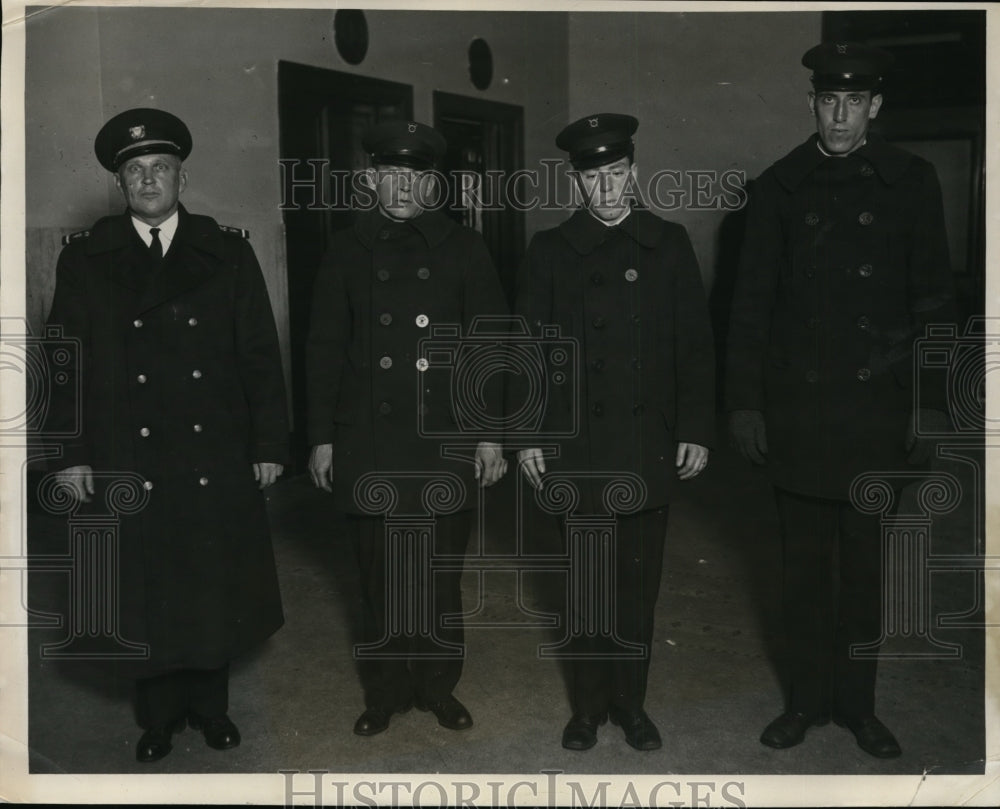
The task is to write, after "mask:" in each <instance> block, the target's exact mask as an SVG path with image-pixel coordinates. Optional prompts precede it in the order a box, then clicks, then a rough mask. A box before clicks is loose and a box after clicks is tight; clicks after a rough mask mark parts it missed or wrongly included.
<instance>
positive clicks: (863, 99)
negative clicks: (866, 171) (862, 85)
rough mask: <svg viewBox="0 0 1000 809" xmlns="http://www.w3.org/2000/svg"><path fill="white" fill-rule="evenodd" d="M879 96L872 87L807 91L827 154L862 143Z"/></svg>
mask: <svg viewBox="0 0 1000 809" xmlns="http://www.w3.org/2000/svg"><path fill="white" fill-rule="evenodd" d="M881 106H882V96H881V95H880V94H878V93H876V94H875V95H874V96H873V95H872V92H871V90H819V91H817V92H815V93H809V109H811V110H812V112H813V115H815V116H816V131H817V132H818V133H819V139H820V141H822V143H823V148H824V149H826V150H827V151H828V152H829V153H830V154H837V155H846V154H850V153H851V152H853V151H854V150H855V149H857V148H858V147H859V146H861V144H863V143H864V142H865V137H866V136H867V135H868V127H869V126H870V125H871V122H872V121H874V120H875V116H876V115H878V111H879V108H880V107H881Z"/></svg>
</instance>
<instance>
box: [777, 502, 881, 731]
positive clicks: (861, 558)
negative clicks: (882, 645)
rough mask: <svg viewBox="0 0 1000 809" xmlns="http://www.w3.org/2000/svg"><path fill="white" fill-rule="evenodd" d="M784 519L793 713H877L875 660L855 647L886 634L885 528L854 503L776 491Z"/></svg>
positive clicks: (785, 605) (785, 609)
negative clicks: (883, 587) (858, 653)
mask: <svg viewBox="0 0 1000 809" xmlns="http://www.w3.org/2000/svg"><path fill="white" fill-rule="evenodd" d="M775 496H776V499H777V504H778V515H779V517H780V520H781V532H782V551H783V576H782V583H783V612H784V619H785V633H786V645H787V657H788V663H789V684H790V691H789V702H788V710H791V711H801V712H802V713H805V714H829V713H831V712H832V713H833V714H834V715H836V716H841V717H847V718H851V717H864V716H869V715H871V714H873V713H874V711H875V674H876V667H877V663H876V660H875V659H874V658H865V659H859V658H853V659H852V655H851V646H852V644H862V643H874V642H876V641H878V639H879V638H880V636H881V599H882V591H881V559H882V554H881V547H882V543H881V525H880V520H879V515H872V514H863V513H861V512H859V511H857V510H856V509H855V508H854V507H853V506H852V505H851V504H850V503H849V502H844V501H839V500H825V499H821V498H815V497H806V496H802V495H798V494H793V493H791V492H788V491H784V490H781V489H776V490H775Z"/></svg>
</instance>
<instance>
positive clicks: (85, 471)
mask: <svg viewBox="0 0 1000 809" xmlns="http://www.w3.org/2000/svg"><path fill="white" fill-rule="evenodd" d="M56 481H58V485H59V486H65V487H66V488H67V489H69V490H70V492H71V493H72V495H73V497H74V498H76V500H78V501H80V502H82V503H89V502H90V498H91V496H92V495H93V494H94V470H93V469H91V468H90V467H89V466H86V465H84V466H68V467H66V468H65V469H61V470H59V471H58V472H56Z"/></svg>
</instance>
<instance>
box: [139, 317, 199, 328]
mask: <svg viewBox="0 0 1000 809" xmlns="http://www.w3.org/2000/svg"><path fill="white" fill-rule="evenodd" d="M188 325H189V326H197V325H198V318H196V317H189V318H188ZM132 326H133V327H135V328H137V329H141V328H142V327H143V322H142V318H141V317H137V318H136V319H135V320H133V321H132Z"/></svg>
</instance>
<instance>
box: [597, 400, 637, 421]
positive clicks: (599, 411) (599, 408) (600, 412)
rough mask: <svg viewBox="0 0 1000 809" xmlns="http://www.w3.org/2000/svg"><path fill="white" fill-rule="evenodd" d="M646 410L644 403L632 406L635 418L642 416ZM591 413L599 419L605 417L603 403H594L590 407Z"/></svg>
mask: <svg viewBox="0 0 1000 809" xmlns="http://www.w3.org/2000/svg"><path fill="white" fill-rule="evenodd" d="M645 409H646V406H645V405H644V404H642V402H640V403H639V404H635V405H632V415H633V416H639V415H642V412H643V411H644V410H645ZM590 412H591V413H593V414H594V415H595V416H597V417H598V418H600V417H601V416H603V415H604V405H603V404H602V403H601V402H594V403H593V404H592V405H591V406H590Z"/></svg>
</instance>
